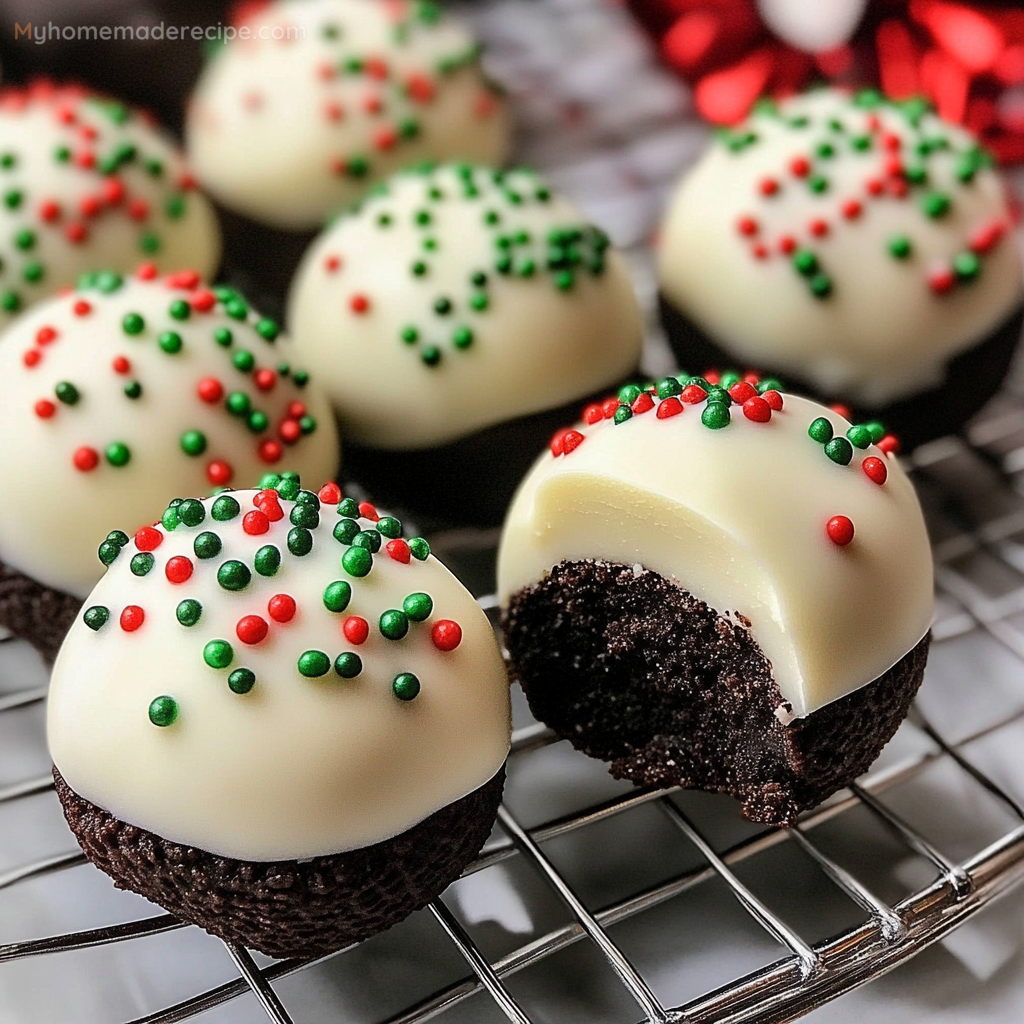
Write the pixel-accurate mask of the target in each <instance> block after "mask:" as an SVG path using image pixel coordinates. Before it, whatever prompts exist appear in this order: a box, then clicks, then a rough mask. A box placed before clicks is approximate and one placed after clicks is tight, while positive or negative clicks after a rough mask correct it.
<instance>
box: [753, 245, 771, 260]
mask: <svg viewBox="0 0 1024 1024" xmlns="http://www.w3.org/2000/svg"><path fill="white" fill-rule="evenodd" d="M750 251H751V253H753V256H754V259H755V260H764V259H767V258H768V246H767V245H765V244H764V243H763V242H758V243H757V245H755V246H754V247H753V248H752V249H751V250H750Z"/></svg>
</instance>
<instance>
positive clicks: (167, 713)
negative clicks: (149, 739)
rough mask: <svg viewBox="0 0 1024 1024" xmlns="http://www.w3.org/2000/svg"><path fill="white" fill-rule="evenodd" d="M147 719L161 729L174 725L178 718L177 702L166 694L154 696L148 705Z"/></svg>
mask: <svg viewBox="0 0 1024 1024" xmlns="http://www.w3.org/2000/svg"><path fill="white" fill-rule="evenodd" d="M149 720H150V721H151V722H152V723H153V724H154V725H156V726H159V727H160V728H161V729H166V728H167V726H169V725H174V723H175V722H176V721H177V720H178V702H177V701H176V700H175V699H174V698H173V697H168V696H166V695H165V696H162V697H156V698H154V699H153V700H152V701H151V702H150V705H149Z"/></svg>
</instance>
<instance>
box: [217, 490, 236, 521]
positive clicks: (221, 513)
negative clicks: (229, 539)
mask: <svg viewBox="0 0 1024 1024" xmlns="http://www.w3.org/2000/svg"><path fill="white" fill-rule="evenodd" d="M241 511H242V506H241V505H239V504H238V502H237V501H236V500H235V499H234V498H232V497H231V495H230V494H222V495H221V496H220V497H219V498H218V499H217V500H216V501H215V502H214V503H213V509H212V510H211V512H210V514H211V515H212V516H213V518H214V519H216V520H217V522H218V523H226V522H228V521H229V520H231V519H234V518H235V516H237V515H238V513H239V512H241Z"/></svg>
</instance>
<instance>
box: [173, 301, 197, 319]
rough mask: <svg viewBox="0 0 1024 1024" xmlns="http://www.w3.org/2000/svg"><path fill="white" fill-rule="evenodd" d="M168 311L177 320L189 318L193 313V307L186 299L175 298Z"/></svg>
mask: <svg viewBox="0 0 1024 1024" xmlns="http://www.w3.org/2000/svg"><path fill="white" fill-rule="evenodd" d="M167 312H168V313H170V314H171V316H172V317H173V318H174V319H175V320H187V319H188V318H189V317H190V316H191V315H192V307H191V306H190V305H189V304H188V303H187V302H186V301H185V300H184V299H175V300H174V301H173V302H172V303H171V304H170V306H169V307H168V308H167Z"/></svg>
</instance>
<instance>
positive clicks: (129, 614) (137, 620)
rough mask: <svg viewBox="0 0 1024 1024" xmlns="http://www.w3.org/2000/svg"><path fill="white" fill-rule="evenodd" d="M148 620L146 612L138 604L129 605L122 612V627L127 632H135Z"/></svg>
mask: <svg viewBox="0 0 1024 1024" xmlns="http://www.w3.org/2000/svg"><path fill="white" fill-rule="evenodd" d="M145 621H146V613H145V612H144V611H143V610H142V609H141V608H140V607H139V606H138V605H137V604H130V605H128V606H127V607H126V608H125V609H124V611H123V612H121V628H122V629H123V630H124V631H125V632H126V633H134V632H135V630H137V629H138V628H139V626H141V625H142V624H143V623H144V622H145Z"/></svg>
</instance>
